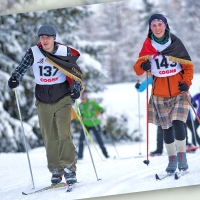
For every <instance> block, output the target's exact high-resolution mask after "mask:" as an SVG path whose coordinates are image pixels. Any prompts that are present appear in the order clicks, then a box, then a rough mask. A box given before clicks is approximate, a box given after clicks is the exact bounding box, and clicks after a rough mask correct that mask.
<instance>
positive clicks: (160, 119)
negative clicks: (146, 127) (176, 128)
mask: <svg viewBox="0 0 200 200" xmlns="http://www.w3.org/2000/svg"><path fill="white" fill-rule="evenodd" d="M189 108H190V104H189V102H188V100H187V97H186V95H184V93H181V94H179V95H178V96H175V97H172V98H166V97H158V96H153V95H151V97H150V99H149V105H148V122H149V123H153V124H155V125H157V126H161V127H162V129H168V128H170V127H171V126H172V121H173V120H180V121H183V122H184V123H185V122H186V120H187V117H188V112H189Z"/></svg>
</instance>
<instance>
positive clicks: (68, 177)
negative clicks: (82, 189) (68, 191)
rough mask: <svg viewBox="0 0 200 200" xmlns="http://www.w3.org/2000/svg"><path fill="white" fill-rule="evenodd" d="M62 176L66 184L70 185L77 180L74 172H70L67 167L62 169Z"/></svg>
mask: <svg viewBox="0 0 200 200" xmlns="http://www.w3.org/2000/svg"><path fill="white" fill-rule="evenodd" d="M64 177H65V180H66V183H67V184H68V185H72V184H75V183H76V182H77V179H76V172H72V171H71V170H69V169H67V168H65V169H64Z"/></svg>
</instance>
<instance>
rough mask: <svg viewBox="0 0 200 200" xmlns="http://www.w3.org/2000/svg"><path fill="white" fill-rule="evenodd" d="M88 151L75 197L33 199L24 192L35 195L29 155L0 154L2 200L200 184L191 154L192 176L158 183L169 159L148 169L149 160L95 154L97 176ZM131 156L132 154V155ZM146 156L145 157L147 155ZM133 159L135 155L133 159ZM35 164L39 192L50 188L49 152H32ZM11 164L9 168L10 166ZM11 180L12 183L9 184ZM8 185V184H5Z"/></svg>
mask: <svg viewBox="0 0 200 200" xmlns="http://www.w3.org/2000/svg"><path fill="white" fill-rule="evenodd" d="M132 147H133V148H135V149H136V148H137V145H134V144H133V145H131V144H129V145H127V146H126V148H127V150H130V148H132ZM107 148H108V151H109V150H110V152H112V149H113V147H112V146H111V145H108V147H107ZM117 148H118V149H119V150H120V151H119V152H121V150H123V151H124V150H125V146H124V145H121V146H120V145H117ZM86 151H87V149H86V150H85V154H86V155H85V159H84V160H81V161H78V163H77V178H78V181H80V183H77V184H76V187H75V188H74V190H73V191H72V192H71V193H67V192H66V188H57V189H54V190H49V191H44V192H41V193H36V194H33V195H28V196H23V195H22V192H31V191H33V190H32V189H31V188H32V181H31V178H30V171H29V168H28V164H27V161H26V154H23V153H20V154H0V159H1V161H3V162H1V165H0V170H1V174H2V175H1V181H0V186H1V187H0V199H1V200H11V199H15V200H19V199H20V200H21V199H29V200H35V199H37V200H43V199H45V198H47V199H49V200H51V199H52V200H53V199H55V198H56V199H63V198H66V197H67V199H82V198H91V197H99V196H107V195H115V194H125V193H132V192H142V191H148V190H157V189H164V188H171V187H182V186H189V185H195V184H199V183H200V170H199V154H200V151H196V152H195V153H191V154H190V153H188V154H187V155H188V156H187V157H188V163H189V169H188V170H189V173H188V174H186V175H185V176H183V177H181V178H180V179H179V180H174V176H171V177H168V178H166V179H164V180H162V181H159V180H156V179H155V174H156V173H157V174H158V175H159V176H162V175H165V168H166V166H167V162H168V158H167V156H166V155H164V156H157V157H149V160H150V163H149V165H148V166H147V165H146V164H144V163H143V161H144V160H145V159H146V157H144V156H143V157H141V158H139V157H138V158H129V159H123V157H122V159H120V158H119V159H114V158H110V159H108V160H103V161H102V160H101V159H100V158H99V157H98V156H97V154H95V153H94V155H93V157H94V161H95V168H96V170H97V176H98V178H99V179H101V180H99V181H97V177H96V175H95V172H94V169H93V166H92V163H91V160H90V157H89V155H88V153H87V152H86ZM129 154H130V153H129ZM143 155H145V154H143ZM130 156H131V155H130ZM30 158H31V161H32V170H33V176H34V183H35V186H36V189H35V190H38V189H41V188H43V187H46V186H48V185H49V184H50V177H51V174H50V173H49V172H48V170H47V168H46V158H45V151H44V149H43V148H39V149H36V150H33V151H31V152H30ZM7 163H9V165H8V164H7ZM8 180H9V181H8ZM5 183H8V184H5Z"/></svg>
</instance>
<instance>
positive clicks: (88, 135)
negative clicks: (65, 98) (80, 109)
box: [75, 111, 104, 161]
mask: <svg viewBox="0 0 200 200" xmlns="http://www.w3.org/2000/svg"><path fill="white" fill-rule="evenodd" d="M75 113H76V116H77V118H78V120H79V121H80V123H81V121H82V119H81V118H80V116H79V115H78V113H77V112H76V111H75ZM81 125H83V127H84V130H85V132H86V134H87V136H88V138H89V139H90V141H91V143H92V145H93V146H94V148H95V150H96V151H97V153H98V155H99V157H100V159H101V160H102V161H104V160H103V159H102V158H101V156H100V154H99V152H98V150H97V148H96V146H95V144H94V141H93V139H92V137H91V136H90V134H89V132H88V130H87V129H86V127H85V125H84V124H82V123H81Z"/></svg>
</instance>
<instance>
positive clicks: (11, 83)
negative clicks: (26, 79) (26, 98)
mask: <svg viewBox="0 0 200 200" xmlns="http://www.w3.org/2000/svg"><path fill="white" fill-rule="evenodd" d="M8 86H9V88H11V89H13V88H16V87H17V86H19V81H18V80H17V79H16V77H10V79H9V80H8Z"/></svg>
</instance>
